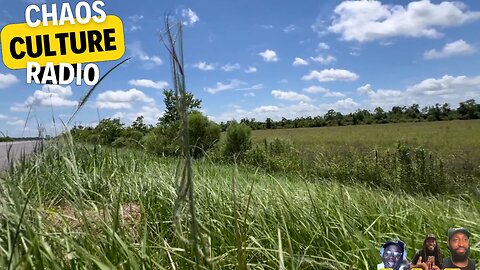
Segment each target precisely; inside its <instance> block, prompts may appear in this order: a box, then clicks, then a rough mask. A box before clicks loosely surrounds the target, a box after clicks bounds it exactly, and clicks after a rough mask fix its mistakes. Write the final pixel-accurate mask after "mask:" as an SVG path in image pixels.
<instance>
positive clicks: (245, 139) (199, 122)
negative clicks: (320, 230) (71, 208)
mask: <svg viewBox="0 0 480 270" xmlns="http://www.w3.org/2000/svg"><path fill="white" fill-rule="evenodd" d="M163 93H164V103H165V112H164V114H163V116H162V117H160V118H159V119H158V122H157V124H156V125H155V126H153V125H148V124H146V123H145V121H144V117H143V116H139V117H138V118H137V119H136V120H135V121H134V122H133V123H132V125H130V126H125V124H124V123H122V122H121V120H120V119H119V118H115V119H112V118H106V119H103V120H101V121H100V123H99V124H98V125H97V126H95V127H89V126H83V125H75V126H74V127H73V129H72V130H71V134H72V136H73V138H74V139H75V140H77V141H82V142H88V143H95V144H102V145H108V146H113V147H129V148H143V149H146V150H149V151H150V152H153V153H155V154H158V155H163V156H175V155H177V154H178V146H179V138H180V137H179V130H180V115H179V113H178V111H177V106H176V105H177V100H176V99H177V98H176V95H175V92H174V91H173V90H164V92H163ZM185 99H186V100H185V102H186V104H187V108H188V122H189V132H190V137H191V139H190V141H191V146H192V149H193V150H192V155H193V156H194V157H200V156H202V155H204V154H205V153H206V152H207V151H209V150H211V149H214V148H215V147H217V148H221V149H216V150H215V151H217V152H220V153H225V154H227V152H228V154H229V155H237V156H240V155H241V152H245V151H246V149H248V148H249V145H250V138H249V137H250V132H249V131H247V129H248V130H259V129H280V128H307V127H325V126H345V125H368V124H385V123H399V122H419V121H443V120H455V119H480V104H477V103H476V102H475V100H474V99H470V100H467V101H464V102H460V104H459V107H458V108H456V109H454V108H451V107H450V105H449V104H448V103H445V104H443V105H440V104H436V105H435V106H426V107H423V108H420V107H419V105H418V104H413V105H411V106H394V107H392V109H391V110H390V111H385V110H384V109H383V108H381V107H377V108H375V110H373V112H371V111H368V110H365V109H363V110H361V109H359V110H357V111H355V112H352V113H349V114H345V115H344V114H342V113H340V112H337V111H335V110H333V109H331V110H329V111H328V112H327V113H325V114H324V115H318V116H314V117H311V116H309V117H299V118H295V119H286V118H282V119H281V120H279V121H274V120H272V119H271V118H267V119H266V120H265V121H257V120H255V119H248V118H243V119H241V120H240V122H239V123H238V122H237V121H228V122H222V123H220V124H217V123H215V122H213V121H211V120H209V119H208V118H207V116H205V115H204V114H203V113H202V112H200V109H201V103H202V101H201V100H200V99H197V98H195V97H194V96H193V94H192V93H187V95H186V98H185ZM225 131H226V133H227V138H226V139H225V140H224V143H223V145H221V146H218V145H217V143H218V142H219V141H220V134H221V133H222V132H225ZM229 136H231V137H229Z"/></svg>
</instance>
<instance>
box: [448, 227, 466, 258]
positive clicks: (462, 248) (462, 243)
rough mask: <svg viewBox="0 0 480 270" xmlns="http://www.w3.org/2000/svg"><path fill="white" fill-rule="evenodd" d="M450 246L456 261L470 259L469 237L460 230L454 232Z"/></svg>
mask: <svg viewBox="0 0 480 270" xmlns="http://www.w3.org/2000/svg"><path fill="white" fill-rule="evenodd" d="M448 246H449V249H450V252H452V259H454V261H465V260H467V259H468V254H469V252H470V244H469V242H468V237H467V236H466V235H465V234H464V233H461V232H458V233H456V234H454V235H453V236H452V238H451V239H450V241H449V242H448Z"/></svg>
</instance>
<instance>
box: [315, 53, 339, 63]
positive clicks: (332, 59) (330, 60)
mask: <svg viewBox="0 0 480 270" xmlns="http://www.w3.org/2000/svg"><path fill="white" fill-rule="evenodd" d="M310 59H312V60H313V61H315V62H317V63H320V64H322V65H327V64H331V63H333V62H335V61H337V58H335V57H333V56H331V55H328V56H325V57H323V56H321V55H319V56H317V57H310Z"/></svg>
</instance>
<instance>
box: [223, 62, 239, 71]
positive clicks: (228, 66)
mask: <svg viewBox="0 0 480 270" xmlns="http://www.w3.org/2000/svg"><path fill="white" fill-rule="evenodd" d="M222 69H223V71H225V72H230V71H234V70H236V69H240V64H238V63H237V64H233V65H231V64H226V65H224V66H223V67H222Z"/></svg>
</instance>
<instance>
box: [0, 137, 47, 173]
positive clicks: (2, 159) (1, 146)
mask: <svg viewBox="0 0 480 270" xmlns="http://www.w3.org/2000/svg"><path fill="white" fill-rule="evenodd" d="M40 144H41V142H40V141H28V142H7V143H4V142H2V143H0V171H3V170H6V169H8V168H9V167H10V163H11V162H12V161H16V160H18V159H20V158H21V156H22V155H23V153H25V154H26V155H28V154H31V153H32V152H33V151H34V149H35V146H36V145H38V146H39V145H40ZM9 149H10V150H9ZM9 152H10V153H9ZM8 156H10V160H8V159H7V157H8Z"/></svg>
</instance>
